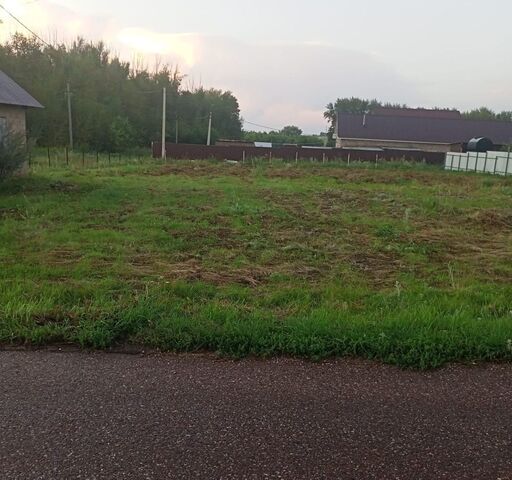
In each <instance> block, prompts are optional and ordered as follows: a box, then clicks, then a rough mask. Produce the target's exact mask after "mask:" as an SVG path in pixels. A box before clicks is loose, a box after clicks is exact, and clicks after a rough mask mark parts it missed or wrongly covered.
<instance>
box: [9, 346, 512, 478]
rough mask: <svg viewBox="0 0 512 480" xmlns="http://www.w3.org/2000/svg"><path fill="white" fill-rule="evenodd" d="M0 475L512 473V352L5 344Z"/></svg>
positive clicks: (387, 475)
mask: <svg viewBox="0 0 512 480" xmlns="http://www.w3.org/2000/svg"><path fill="white" fill-rule="evenodd" d="M0 478H1V479H2V480H4V479H5V480H15V479H23V480H35V479H45V480H46V479H48V480H58V479H66V480H70V479H88V480H96V479H116V480H117V479H208V480H209V479H258V480H259V479H293V480H299V479H342V480H349V479H357V480H359V479H378V480H387V479H415V480H417V479H420V480H423V479H436V480H438V479H450V480H460V479H482V480H484V479H485V480H489V479H490V480H498V479H503V480H505V479H506V480H512V365H508V366H507V365H501V366H484V367H471V368H470V367H461V366H459V367H450V368H447V369H443V370H440V371H435V372H430V373H418V372H403V371H400V370H398V369H395V368H392V367H387V366H381V365H377V364H373V363H368V362H360V361H332V362H326V363H321V364H312V363H307V362H301V361H295V360H288V359H276V360H272V361H257V360H246V361H242V362H233V361H224V360H218V359H215V358H213V357H208V356H133V355H117V354H86V353H49V352H0Z"/></svg>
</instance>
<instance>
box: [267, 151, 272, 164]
mask: <svg viewBox="0 0 512 480" xmlns="http://www.w3.org/2000/svg"><path fill="white" fill-rule="evenodd" d="M268 160H269V163H270V165H272V152H270V155H269V156H268Z"/></svg>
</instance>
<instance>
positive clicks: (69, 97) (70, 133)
mask: <svg viewBox="0 0 512 480" xmlns="http://www.w3.org/2000/svg"><path fill="white" fill-rule="evenodd" d="M72 95H73V94H72V93H71V87H70V85H69V82H68V83H67V88H66V97H67V99H68V127H69V149H70V150H71V151H73V114H72V111H71V96H72Z"/></svg>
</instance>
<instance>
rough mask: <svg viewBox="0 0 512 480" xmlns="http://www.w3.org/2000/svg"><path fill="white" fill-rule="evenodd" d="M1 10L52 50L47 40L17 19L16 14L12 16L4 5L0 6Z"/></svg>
mask: <svg viewBox="0 0 512 480" xmlns="http://www.w3.org/2000/svg"><path fill="white" fill-rule="evenodd" d="M0 8H1V9H2V10H3V11H4V12H5V13H7V15H9V16H10V17H11V18H13V19H14V20H15V21H16V22H18V23H19V24H20V25H21V26H22V27H23V28H25V29H26V30H28V31H29V32H30V33H31V34H32V35H34V37H36V38H37V39H38V40H39V41H40V42H42V43H43V44H44V45H46V46H47V47H48V48H52V46H51V45H50V44H49V43H48V42H46V41H45V40H43V39H42V38H41V37H40V36H39V35H38V34H37V33H36V32H34V31H33V30H31V29H30V28H29V27H27V26H26V25H25V24H24V23H23V22H22V21H21V20H20V19H19V18H18V17H16V16H15V15H14V14H12V13H11V12H9V10H7V8H5V7H4V6H3V5H2V4H0Z"/></svg>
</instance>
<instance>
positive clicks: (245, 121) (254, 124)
mask: <svg viewBox="0 0 512 480" xmlns="http://www.w3.org/2000/svg"><path fill="white" fill-rule="evenodd" d="M243 122H244V123H248V124H249V125H253V126H254V127H260V128H265V129H267V130H273V131H276V132H278V131H279V130H280V129H279V128H274V127H267V126H266V125H260V124H258V123H252V122H249V121H248V120H243Z"/></svg>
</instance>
